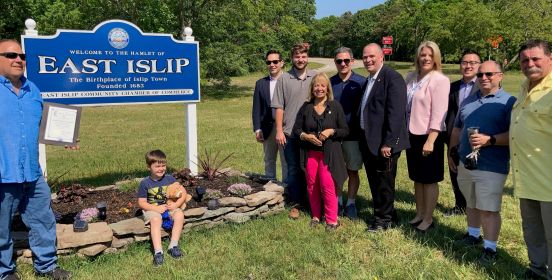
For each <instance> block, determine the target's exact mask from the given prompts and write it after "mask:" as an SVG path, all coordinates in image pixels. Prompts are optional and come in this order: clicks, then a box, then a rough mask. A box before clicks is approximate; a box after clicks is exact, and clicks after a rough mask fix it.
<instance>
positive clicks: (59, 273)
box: [12, 267, 72, 280]
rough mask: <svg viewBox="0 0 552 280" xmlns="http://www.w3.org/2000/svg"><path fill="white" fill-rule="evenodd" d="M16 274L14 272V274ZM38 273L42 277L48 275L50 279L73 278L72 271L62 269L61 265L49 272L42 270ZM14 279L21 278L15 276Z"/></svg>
mask: <svg viewBox="0 0 552 280" xmlns="http://www.w3.org/2000/svg"><path fill="white" fill-rule="evenodd" d="M12 275H14V274H12ZM36 275H38V276H41V277H47V278H50V279H56V280H58V279H59V280H63V279H71V276H72V274H71V272H69V271H67V270H64V269H61V268H59V267H56V268H54V269H52V270H50V271H48V272H44V273H40V272H37V273H36ZM13 279H19V278H13Z"/></svg>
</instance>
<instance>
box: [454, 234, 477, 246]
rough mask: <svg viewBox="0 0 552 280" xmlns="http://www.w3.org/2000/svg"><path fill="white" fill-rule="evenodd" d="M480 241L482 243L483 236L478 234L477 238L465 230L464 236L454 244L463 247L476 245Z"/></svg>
mask: <svg viewBox="0 0 552 280" xmlns="http://www.w3.org/2000/svg"><path fill="white" fill-rule="evenodd" d="M482 243H483V238H482V237H481V236H479V238H477V237H475V236H472V235H470V234H469V233H467V232H466V234H464V236H462V239H459V240H456V241H455V242H454V244H455V245H457V246H464V247H472V246H477V245H479V244H482Z"/></svg>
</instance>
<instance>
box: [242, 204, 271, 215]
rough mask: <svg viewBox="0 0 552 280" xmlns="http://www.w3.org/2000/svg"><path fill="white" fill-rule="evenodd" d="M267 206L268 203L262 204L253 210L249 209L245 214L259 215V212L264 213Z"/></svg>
mask: <svg viewBox="0 0 552 280" xmlns="http://www.w3.org/2000/svg"><path fill="white" fill-rule="evenodd" d="M268 210H269V208H268V205H266V204H264V205H263V206H261V207H259V208H257V209H255V210H253V211H249V212H247V214H248V215H249V216H250V217H253V216H258V215H260V214H261V213H264V212H266V211H268Z"/></svg>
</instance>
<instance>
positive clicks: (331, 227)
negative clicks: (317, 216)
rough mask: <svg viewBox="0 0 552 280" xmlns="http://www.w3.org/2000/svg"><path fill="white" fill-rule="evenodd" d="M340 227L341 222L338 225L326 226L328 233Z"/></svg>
mask: <svg viewBox="0 0 552 280" xmlns="http://www.w3.org/2000/svg"><path fill="white" fill-rule="evenodd" d="M338 227H339V222H337V224H326V230H327V231H335V230H337V228H338Z"/></svg>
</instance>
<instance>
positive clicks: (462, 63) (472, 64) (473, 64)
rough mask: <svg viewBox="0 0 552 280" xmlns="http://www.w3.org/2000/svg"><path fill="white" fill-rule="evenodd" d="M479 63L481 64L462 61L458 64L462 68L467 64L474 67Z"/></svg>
mask: <svg viewBox="0 0 552 280" xmlns="http://www.w3.org/2000/svg"><path fill="white" fill-rule="evenodd" d="M479 63H481V62H479V61H462V62H460V64H461V65H462V66H467V65H468V64H469V65H470V66H475V65H477V64H479Z"/></svg>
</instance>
